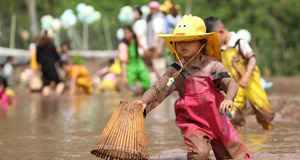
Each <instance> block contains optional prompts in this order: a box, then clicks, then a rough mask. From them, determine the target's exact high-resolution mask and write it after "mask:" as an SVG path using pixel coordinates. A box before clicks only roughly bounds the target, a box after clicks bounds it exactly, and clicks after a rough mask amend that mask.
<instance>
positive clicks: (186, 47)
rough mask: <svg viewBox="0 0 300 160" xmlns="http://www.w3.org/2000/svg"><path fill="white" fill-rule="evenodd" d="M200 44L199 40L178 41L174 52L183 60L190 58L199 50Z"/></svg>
mask: <svg viewBox="0 0 300 160" xmlns="http://www.w3.org/2000/svg"><path fill="white" fill-rule="evenodd" d="M201 46H202V44H201V42H200V41H199V40H196V41H180V42H176V51H177V53H179V54H181V55H182V56H183V57H184V58H191V57H192V56H193V55H194V54H196V53H197V52H198V51H199V49H200V48H201Z"/></svg>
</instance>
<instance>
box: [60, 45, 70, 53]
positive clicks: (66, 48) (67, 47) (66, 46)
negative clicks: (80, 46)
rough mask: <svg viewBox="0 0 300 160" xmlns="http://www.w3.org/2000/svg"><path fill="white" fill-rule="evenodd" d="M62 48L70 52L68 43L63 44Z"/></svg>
mask: <svg viewBox="0 0 300 160" xmlns="http://www.w3.org/2000/svg"><path fill="white" fill-rule="evenodd" d="M61 50H62V51H63V52H68V51H69V50H70V48H69V46H68V45H66V44H64V45H62V46H61Z"/></svg>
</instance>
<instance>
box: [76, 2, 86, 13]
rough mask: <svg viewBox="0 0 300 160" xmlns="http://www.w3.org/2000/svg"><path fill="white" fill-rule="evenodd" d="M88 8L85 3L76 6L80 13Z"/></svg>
mask: <svg viewBox="0 0 300 160" xmlns="http://www.w3.org/2000/svg"><path fill="white" fill-rule="evenodd" d="M85 7H86V4H85V3H79V4H77V6H76V10H77V12H78V13H81V12H82V9H83V8H85Z"/></svg>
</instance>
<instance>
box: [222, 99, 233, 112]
mask: <svg viewBox="0 0 300 160" xmlns="http://www.w3.org/2000/svg"><path fill="white" fill-rule="evenodd" d="M232 104H233V102H232V100H229V99H225V100H223V101H222V103H221V104H220V108H219V113H220V114H221V115H224V114H227V112H228V110H229V109H231V108H232Z"/></svg>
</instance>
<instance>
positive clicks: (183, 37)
mask: <svg viewBox="0 0 300 160" xmlns="http://www.w3.org/2000/svg"><path fill="white" fill-rule="evenodd" d="M212 34H213V33H206V34H202V35H174V34H160V35H159V37H160V38H162V39H164V40H165V41H194V40H200V39H207V38H208V37H209V36H211V35H212Z"/></svg>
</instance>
